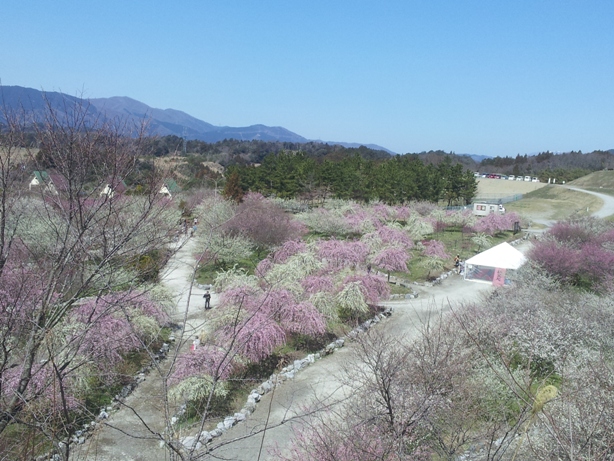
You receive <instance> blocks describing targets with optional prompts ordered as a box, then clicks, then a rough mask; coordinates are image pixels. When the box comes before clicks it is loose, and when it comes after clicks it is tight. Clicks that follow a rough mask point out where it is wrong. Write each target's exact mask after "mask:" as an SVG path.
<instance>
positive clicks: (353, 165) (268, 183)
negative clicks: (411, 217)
mask: <svg viewBox="0 0 614 461" xmlns="http://www.w3.org/2000/svg"><path fill="white" fill-rule="evenodd" d="M228 174H229V177H231V178H233V181H229V184H227V187H228V188H229V189H232V190H235V189H236V188H237V184H236V183H237V182H238V186H239V188H240V189H241V190H242V191H244V192H245V191H255V192H261V193H263V194H265V195H274V196H277V197H281V198H296V197H302V198H306V199H311V200H313V199H320V200H323V199H325V198H327V197H334V198H339V199H352V200H359V201H364V202H368V201H372V200H380V201H383V202H385V203H388V204H399V203H401V204H402V203H406V202H410V201H415V200H428V201H434V202H437V201H440V200H443V201H444V202H445V203H446V204H448V205H451V204H467V203H470V202H471V200H472V199H473V197H474V195H475V192H476V188H477V186H476V182H475V179H474V177H473V173H471V172H469V171H466V170H464V169H463V167H462V166H461V165H460V164H456V165H453V164H452V162H451V160H450V159H449V157H448V158H447V159H446V160H444V161H443V162H441V163H440V164H439V165H438V166H436V167H435V166H432V165H426V164H424V163H423V162H422V161H421V160H420V159H418V158H417V157H415V156H408V155H405V156H396V157H392V158H390V159H388V160H381V161H373V160H365V159H364V158H362V157H360V156H358V155H356V156H353V157H349V158H344V159H342V160H340V161H335V162H333V161H324V162H321V163H319V162H316V161H315V160H314V159H313V158H311V157H309V156H307V155H305V154H304V153H302V152H298V153H292V152H282V153H280V154H278V155H269V156H267V157H265V158H264V160H263V163H262V164H261V165H259V166H232V167H229V168H228ZM233 174H234V175H235V176H234V177H233V176H232V175H233ZM229 195H232V192H231V193H230V194H229Z"/></svg>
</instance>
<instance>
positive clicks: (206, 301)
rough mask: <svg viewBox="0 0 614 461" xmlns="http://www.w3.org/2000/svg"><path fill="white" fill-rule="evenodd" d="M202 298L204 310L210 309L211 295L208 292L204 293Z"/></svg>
mask: <svg viewBox="0 0 614 461" xmlns="http://www.w3.org/2000/svg"><path fill="white" fill-rule="evenodd" d="M203 298H205V309H211V294H210V293H209V290H207V291H205V294H204V295H203Z"/></svg>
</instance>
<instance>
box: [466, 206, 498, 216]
mask: <svg viewBox="0 0 614 461" xmlns="http://www.w3.org/2000/svg"><path fill="white" fill-rule="evenodd" d="M492 213H496V214H505V208H504V207H503V205H501V204H499V205H495V204H492V203H474V204H473V214H474V215H476V216H488V215H489V214H492Z"/></svg>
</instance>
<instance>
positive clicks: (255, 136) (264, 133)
mask: <svg viewBox="0 0 614 461" xmlns="http://www.w3.org/2000/svg"><path fill="white" fill-rule="evenodd" d="M80 101H81V100H80V99H79V98H76V97H73V96H68V95H66V94H62V93H57V92H44V93H43V92H41V91H38V90H35V89H32V88H23V87H20V86H3V87H0V105H1V106H2V107H4V108H6V109H10V110H19V109H21V108H23V109H25V110H26V111H28V113H29V115H31V117H32V121H38V122H40V121H42V120H43V117H44V115H45V108H46V105H47V102H48V103H49V104H50V105H51V107H53V108H54V109H55V110H56V111H57V112H58V113H59V114H60V116H61V117H65V116H66V115H67V111H70V108H71V107H73V106H74V104H78V103H79V102H80ZM85 102H86V103H89V107H88V112H89V113H90V114H91V116H92V117H93V118H94V117H101V116H104V117H106V118H119V119H121V120H125V121H132V122H134V123H136V124H139V123H141V122H142V121H143V120H148V122H149V127H150V131H151V134H155V135H158V136H167V135H175V136H179V137H183V136H185V137H186V138H187V139H198V140H200V141H205V142H211V143H213V142H217V141H223V140H224V139H238V140H242V141H251V140H260V141H281V142H293V143H306V142H309V140H308V139H306V138H304V137H303V136H301V135H298V134H296V133H293V132H292V131H290V130H287V129H285V128H283V127H280V126H274V127H271V126H265V125H251V126H246V127H229V126H215V125H212V124H210V123H207V122H204V121H202V120H199V119H197V118H195V117H192V116H191V115H189V114H186V113H185V112H182V111H180V110H175V109H155V108H152V107H149V106H148V105H147V104H144V103H142V102H140V101H136V100H135V99H132V98H129V97H125V96H114V97H111V98H93V99H89V100H87V101H85ZM4 121H5V120H4V119H3V115H2V112H1V111H0V122H4ZM327 143H328V144H340V145H343V146H346V147H347V146H352V147H358V146H360V145H361V144H357V143H343V142H327ZM367 147H370V148H372V149H379V150H385V151H387V152H390V151H389V150H387V149H385V148H383V147H380V146H376V145H374V144H367Z"/></svg>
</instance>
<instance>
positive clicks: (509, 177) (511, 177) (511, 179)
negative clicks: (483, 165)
mask: <svg viewBox="0 0 614 461" xmlns="http://www.w3.org/2000/svg"><path fill="white" fill-rule="evenodd" d="M507 179H508V180H510V181H513V180H514V179H516V176H514V175H513V174H511V175H509V176H508V177H507Z"/></svg>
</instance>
